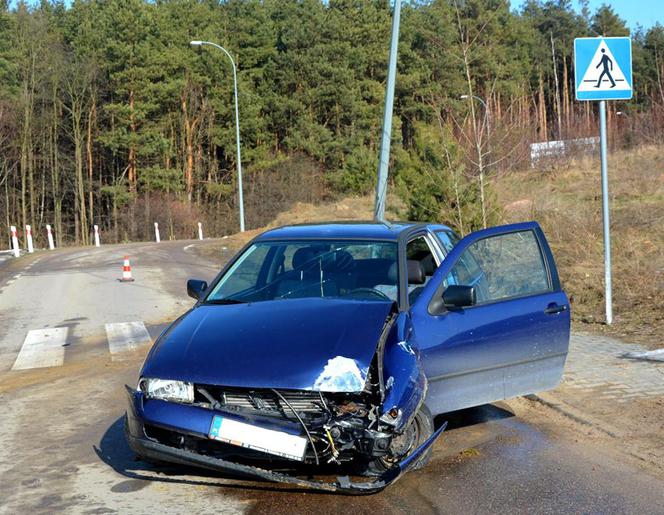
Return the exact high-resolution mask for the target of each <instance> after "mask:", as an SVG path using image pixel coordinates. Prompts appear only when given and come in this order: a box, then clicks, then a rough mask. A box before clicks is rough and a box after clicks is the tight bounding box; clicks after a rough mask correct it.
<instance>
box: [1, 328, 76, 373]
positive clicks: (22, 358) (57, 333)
mask: <svg viewBox="0 0 664 515" xmlns="http://www.w3.org/2000/svg"><path fill="white" fill-rule="evenodd" d="M68 332H69V328H68V327H52V328H48V329H36V330H33V331H29V332H28V334H27V336H26V337H25V341H24V342H23V346H22V347H21V352H19V354H18V357H17V358H16V361H15V362H14V366H13V367H12V370H27V369H30V368H46V367H59V366H60V365H62V363H63V362H64V360H65V348H64V345H65V342H66V341H67V334H68Z"/></svg>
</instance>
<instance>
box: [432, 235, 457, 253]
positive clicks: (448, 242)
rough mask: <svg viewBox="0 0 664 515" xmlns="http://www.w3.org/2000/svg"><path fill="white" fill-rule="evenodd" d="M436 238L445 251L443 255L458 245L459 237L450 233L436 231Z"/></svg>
mask: <svg viewBox="0 0 664 515" xmlns="http://www.w3.org/2000/svg"><path fill="white" fill-rule="evenodd" d="M436 237H437V238H438V241H440V244H441V245H442V246H443V249H445V255H447V254H449V253H450V252H451V251H452V248H453V247H454V246H455V245H456V244H457V243H459V237H458V236H457V235H456V234H454V233H453V232H452V231H436Z"/></svg>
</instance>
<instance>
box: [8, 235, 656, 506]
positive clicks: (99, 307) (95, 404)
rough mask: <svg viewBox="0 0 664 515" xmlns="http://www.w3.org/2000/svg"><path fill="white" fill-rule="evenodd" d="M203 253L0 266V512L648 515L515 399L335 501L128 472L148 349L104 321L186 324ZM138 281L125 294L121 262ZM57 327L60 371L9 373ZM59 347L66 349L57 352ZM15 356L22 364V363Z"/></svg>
mask: <svg viewBox="0 0 664 515" xmlns="http://www.w3.org/2000/svg"><path fill="white" fill-rule="evenodd" d="M205 244H206V243H205V242H200V243H199V242H162V243H161V244H159V245H157V244H154V243H145V244H133V245H115V246H110V245H109V246H103V247H101V248H99V249H94V248H91V249H71V250H58V251H54V252H40V253H36V254H34V255H31V256H24V257H22V258H20V259H18V260H10V261H6V262H4V263H3V264H0V421H1V422H0V492H1V493H0V513H12V514H13V513H24V512H31V513H53V512H67V513H112V512H123V513H124V512H131V513H155V512H161V513H214V514H220V513H236V512H240V513H245V512H254V513H268V512H269V513H337V512H354V513H372V514H373V513H413V512H417V513H504V512H505V513H506V512H509V513H513V512H523V513H526V512H527V513H658V512H660V513H661V512H664V502H663V501H664V481H663V480H662V479H661V478H657V477H654V476H652V475H649V474H648V473H647V472H645V471H643V470H642V469H641V468H640V467H639V464H638V463H637V462H634V461H633V460H632V459H630V458H628V457H626V456H625V455H623V454H621V449H620V446H619V445H614V446H611V445H607V444H606V443H605V442H604V441H603V440H600V439H597V438H595V437H594V435H593V432H592V431H591V430H589V428H587V427H585V426H583V425H577V424H576V423H574V422H573V421H571V420H569V419H566V418H565V417H562V416H560V415H559V414H557V413H555V412H553V411H552V410H551V411H549V410H548V409H547V408H545V407H543V406H541V405H536V404H534V403H532V402H530V401H527V400H523V399H517V400H514V401H510V402H508V403H501V404H499V405H491V406H483V407H480V408H476V409H472V410H465V411H463V412H458V413H454V414H449V415H447V416H445V417H442V418H439V421H440V420H442V419H446V420H449V422H450V426H449V429H448V431H447V432H446V433H444V434H443V437H442V438H441V439H440V440H439V441H438V442H437V443H436V446H435V449H434V455H433V459H432V461H431V463H430V464H429V465H428V466H427V467H426V468H425V469H423V470H420V471H415V472H411V473H409V474H408V475H406V476H405V477H404V478H402V479H401V480H400V481H399V482H398V483H396V484H395V485H393V486H392V487H390V488H388V489H387V490H385V491H384V492H381V493H379V494H377V495H373V496H366V497H345V496H341V495H328V494H320V493H315V492H310V491H306V490H300V489H296V488H295V489H294V488H288V487H283V486H279V485H272V484H269V483H258V482H247V481H243V480H238V479H234V478H228V477H224V476H221V475H218V474H214V473H209V472H206V471H197V470H193V469H184V468H178V467H167V468H159V467H156V466H151V465H148V464H146V463H143V462H141V461H137V460H136V459H135V458H134V456H133V454H132V453H131V451H130V450H129V449H128V448H127V446H126V444H125V442H124V437H123V432H122V416H123V413H124V410H125V404H126V399H125V393H124V387H123V385H124V384H132V385H133V384H135V382H136V379H137V374H138V369H139V368H140V365H141V363H142V359H143V356H144V355H145V353H146V352H147V350H148V348H149V344H145V343H142V344H140V345H137V346H136V348H134V349H133V350H132V349H130V350H126V351H125V352H121V353H119V354H112V353H111V352H110V350H109V349H110V347H109V335H108V333H107V328H106V324H128V323H132V324H136V323H141V326H142V327H145V328H146V329H147V331H148V333H149V335H150V336H151V337H152V338H153V339H154V338H155V337H156V336H157V334H158V333H159V332H160V331H161V330H162V328H163V327H164V326H165V324H166V323H167V322H168V321H169V320H172V319H173V318H175V317H176V316H177V315H178V314H180V313H182V312H184V311H185V310H186V309H187V308H188V307H189V306H190V305H191V304H192V301H191V300H190V299H188V298H187V297H186V292H185V280H186V278H188V277H197V278H202V279H206V280H209V279H211V278H212V277H214V275H215V274H216V272H217V269H216V267H214V266H212V265H210V264H209V263H207V262H205V261H202V260H201V259H200V258H199V257H197V255H196V254H195V253H194V252H193V250H194V248H193V247H192V246H195V245H205ZM125 254H128V255H129V256H130V258H131V263H132V268H133V275H134V277H135V279H136V280H135V282H133V283H120V282H118V281H117V279H118V278H119V277H120V276H121V271H122V258H123V256H124V255H125ZM55 327H66V328H67V335H66V339H65V340H63V341H64V343H62V345H58V353H59V354H57V356H58V357H59V358H58V359H60V361H59V362H58V363H59V364H58V365H57V366H50V367H47V368H31V369H27V370H12V367H13V366H15V362H16V360H17V357H18V355H19V354H20V353H21V352H23V350H22V348H23V347H24V342H25V340H26V339H27V338H28V336H29V334H30V331H49V330H51V329H52V328H55ZM62 348H64V352H62V350H61V349H62ZM25 359H27V360H29V359H32V358H31V356H30V355H28V356H27V357H26V358H25Z"/></svg>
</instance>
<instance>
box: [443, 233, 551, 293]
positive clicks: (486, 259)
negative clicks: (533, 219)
mask: <svg viewBox="0 0 664 515" xmlns="http://www.w3.org/2000/svg"><path fill="white" fill-rule="evenodd" d="M445 282H446V283H447V284H462V285H467V286H474V287H475V291H476V294H477V303H478V304H483V303H487V302H494V301H497V300H501V299H507V298H512V297H523V296H527V295H535V294H537V293H544V292H546V291H550V284H549V275H548V273H547V269H546V265H545V263H544V259H543V258H542V253H541V250H540V246H539V242H538V241H537V237H536V236H535V234H534V233H533V232H532V231H520V232H514V233H509V234H500V235H497V236H492V237H489V238H484V239H482V240H479V241H476V242H475V243H473V244H472V245H470V246H469V247H468V248H467V249H466V250H465V252H464V253H463V254H462V255H461V257H460V258H459V260H458V261H457V262H456V264H455V265H454V267H453V268H452V270H451V271H450V273H449V275H448V276H447V277H446V279H445Z"/></svg>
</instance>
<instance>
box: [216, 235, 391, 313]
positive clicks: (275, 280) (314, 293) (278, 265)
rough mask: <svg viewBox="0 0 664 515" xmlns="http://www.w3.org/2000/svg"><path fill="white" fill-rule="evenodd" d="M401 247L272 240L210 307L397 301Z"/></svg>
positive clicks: (222, 285) (247, 257) (220, 287)
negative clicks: (345, 300)
mask: <svg viewBox="0 0 664 515" xmlns="http://www.w3.org/2000/svg"><path fill="white" fill-rule="evenodd" d="M397 284H398V283H397V245H396V243H392V242H376V241H329V240H320V241H312V240H307V241H269V242H259V243H255V244H253V245H251V246H250V247H249V248H248V249H247V250H245V252H244V253H243V254H242V255H241V256H240V257H239V258H238V259H237V261H236V262H235V263H234V264H233V266H231V267H230V268H229V269H228V271H227V272H226V273H225V274H224V276H223V277H222V278H221V280H220V281H219V282H218V283H217V284H216V286H215V287H214V289H213V290H212V291H211V292H210V294H209V295H208V297H207V299H206V300H205V302H206V303H210V304H213V303H217V304H230V303H236V302H261V301H266V300H276V299H292V298H311V297H317V298H323V297H330V298H339V297H344V298H354V299H361V300H370V301H383V302H385V301H395V300H396V299H397Z"/></svg>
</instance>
